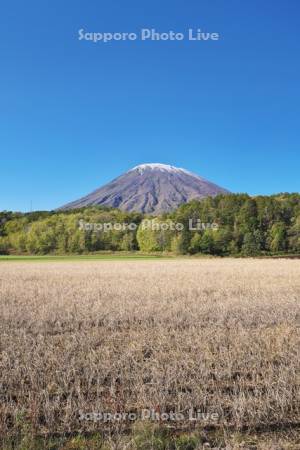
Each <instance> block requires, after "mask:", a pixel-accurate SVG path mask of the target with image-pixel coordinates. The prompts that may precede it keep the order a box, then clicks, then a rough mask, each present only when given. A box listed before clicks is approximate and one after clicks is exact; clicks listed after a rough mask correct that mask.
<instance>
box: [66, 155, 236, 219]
mask: <svg viewBox="0 0 300 450" xmlns="http://www.w3.org/2000/svg"><path fill="white" fill-rule="evenodd" d="M222 193H223V194H224V193H229V191H227V190H226V189H223V188H221V187H219V186H217V185H216V184H214V183H211V182H210V181H207V180H205V179H204V178H201V177H199V176H198V175H196V174H194V173H192V172H189V171H187V170H185V169H179V168H178V167H173V166H169V165H166V164H141V165H139V166H136V167H134V168H133V169H131V170H129V171H128V172H126V173H124V174H123V175H121V176H119V177H118V178H116V179H114V180H113V181H111V182H110V183H108V184H106V185H105V186H102V187H100V188H99V189H97V190H96V191H94V192H92V193H90V194H88V195H86V196H85V197H82V198H80V199H79V200H75V201H74V202H72V203H68V204H67V205H65V206H63V207H62V208H61V209H73V208H82V207H84V206H91V205H103V206H112V207H114V208H120V209H121V210H123V211H138V212H142V213H148V214H151V213H154V214H160V213H163V212H168V211H172V210H173V209H176V208H177V207H178V206H179V205H181V204H182V203H186V202H188V201H190V200H192V199H196V198H197V199H201V198H204V197H208V196H215V195H217V194H222Z"/></svg>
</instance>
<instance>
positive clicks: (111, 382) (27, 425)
mask: <svg viewBox="0 0 300 450" xmlns="http://www.w3.org/2000/svg"><path fill="white" fill-rule="evenodd" d="M0 334H1V336H0V339H1V341H0V400H1V401H0V434H1V436H2V438H3V439H4V440H5V439H6V438H11V439H13V438H14V437H16V436H20V438H22V435H23V434H26V433H27V434H29V435H30V436H31V437H32V436H48V437H49V436H50V437H51V436H56V437H59V436H69V439H71V437H72V436H73V435H74V436H75V435H78V434H79V433H81V434H82V436H90V435H91V436H92V435H93V433H95V432H101V433H104V432H105V433H108V435H109V436H113V435H114V434H115V435H121V434H122V435H126V433H128V432H129V431H128V430H130V429H133V428H134V427H137V426H139V427H141V422H142V418H141V417H140V415H141V413H142V411H144V413H145V410H147V411H151V414H152V417H151V418H149V419H148V421H146V420H145V421H144V422H145V423H144V427H145V428H146V427H148V426H153V427H156V428H157V427H164V428H166V429H168V430H172V433H173V434H174V435H177V436H181V433H198V432H199V433H200V432H201V433H202V436H203V433H207V436H209V433H213V434H214V435H217V434H218V433H220V435H221V434H222V436H223V438H222V439H223V440H222V442H223V445H226V442H227V441H226V437H225V438H224V436H227V438H228V442H231V441H230V439H231V437H230V436H233V435H235V436H237V435H239V433H252V435H255V436H256V439H257V440H256V441H255V442H256V443H257V444H255V445H257V447H255V446H254V447H251V446H250V444H245V443H243V442H242V443H241V444H239V445H241V446H243V445H245V446H244V447H243V448H270V449H271V448H295V449H296V448H300V441H297V435H298V436H299V434H298V433H299V424H300V263H299V261H298V260H276V261H275V260H264V259H261V260H258V259H257V260H255V259H248V260H247V259H173V260H154V261H153V260H145V261H85V262H82V261H81V262H2V263H1V264H0ZM191 411H193V413H194V414H196V413H197V412H198V413H199V412H200V418H197V419H196V420H195V418H193V420H191V417H190V416H189V414H190V413H191ZM104 412H107V413H110V414H112V415H113V414H115V416H113V417H112V418H110V420H106V421H105V420H102V418H101V414H100V413H104ZM121 413H123V416H122V418H120V416H118V414H119V415H120V414H121ZM129 413H131V414H132V416H131V417H133V416H134V415H136V416H137V417H138V419H137V420H131V419H130V418H129V417H128V414H129ZM171 413H174V414H175V413H176V414H177V415H178V417H177V416H176V420H171V419H170V415H171ZM177 419H178V420H177ZM149 423H150V425H149ZM260 433H267V434H269V435H270V436H271V438H270V439H271V441H272V442H273V443H272V444H270V446H269V447H262V445H263V444H262V442H263V437H261V439H259V438H257V436H258V435H259V434H260ZM275 433H279V434H280V436H285V434H286V433H291V435H293V442H294V444H290V445H291V446H290V447H289V446H288V445H289V444H288V443H287V444H286V443H285V444H282V446H280V445H281V444H280V439H281V437H280V436H279V437H276V439H275V440H274V439H273V440H272V436H275ZM111 439H112V440H113V438H111ZM206 439H207V443H206V444H205V445H207V446H208V447H209V445H210V444H209V438H208V437H207V438H206ZM29 441H30V440H29ZM204 441H205V439H204ZM204 441H203V442H204ZM271 441H270V442H271ZM3 442H4V441H3ZM30 442H33V441H30ZM74 442H75V441H74V439H71V440H69V441H68V443H66V444H64V445H65V447H63V446H61V447H60V448H74V449H75V448H88V445H90V444H88V443H87V442H88V441H87V442H86V444H85V446H84V447H80V445H81V444H76V443H75V444H74ZM76 442H79V441H76ZM122 442H123V444H117V443H116V441H114V443H111V444H110V445H111V447H105V448H112V447H113V446H115V448H117V447H118V445H119V447H118V448H121V449H122V448H145V449H146V448H167V447H166V446H165V447H163V446H161V447H159V445H158V444H157V443H156V444H155V443H153V442H154V441H153V440H152V441H151V442H152V443H150V444H149V443H148V447H147V445H146V444H145V445H144V444H143V445H144V446H143V445H142V444H141V445H140V447H139V444H138V443H136V442H135V443H133V442H131V443H130V442H129V441H128V442H127V441H126V442H127V443H126V445H125V441H122ZM201 442H202V441H201ZM205 442H206V441H205ZM287 442H289V441H288V440H287ZM290 442H292V438H291V441H290ZM3 445H4V444H3ZM6 445H7V448H9V447H8V444H6ZM22 445H23V447H22V448H33V444H32V443H31V444H30V443H29V444H26V445H27V447H26V445H25V444H24V442H23V444H22ZM77 445H78V446H77ZM105 445H106V444H105ZM172 445H173V444H172ZM176 445H177V444H176ZM176 445H175V444H174V447H170V448H200V447H180V446H179V444H178V447H176ZM180 445H181V444H180ZM195 445H196V444H195ZM197 445H198V444H197ZM234 445H235V444H234ZM247 445H248V446H247ZM253 445H254V444H253ZM259 445H261V447H259ZM266 445H267V444H266ZM276 445H277V446H278V447H276ZM285 445H286V446H285ZM292 445H293V447H292ZM298 445H299V446H298ZM134 446H135V447H134ZM3 448H4V447H3ZM14 448H15V447H14ZM53 448H54V447H53ZM55 448H58V447H55ZM93 448H104V447H101V446H100V444H99V446H98V447H97V446H95V447H93ZM168 448H169V447H168ZM205 448H206V447H205ZM230 448H235V447H234V446H233V447H230ZM237 448H241V447H237Z"/></svg>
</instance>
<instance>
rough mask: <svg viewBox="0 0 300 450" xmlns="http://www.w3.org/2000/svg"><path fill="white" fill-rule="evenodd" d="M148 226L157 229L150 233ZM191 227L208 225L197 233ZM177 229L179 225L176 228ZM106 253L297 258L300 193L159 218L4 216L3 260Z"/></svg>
mask: <svg viewBox="0 0 300 450" xmlns="http://www.w3.org/2000/svg"><path fill="white" fill-rule="evenodd" d="M149 221H151V222H152V223H153V224H156V226H154V227H146V226H145V223H146V222H147V223H149ZM191 222H193V223H199V222H200V223H203V224H206V226H204V227H201V226H200V227H192V228H193V229H191V227H190V223H191ZM174 223H175V224H180V226H172V224H174ZM108 224H111V225H110V226H108ZM160 224H161V225H162V226H159V225H160ZM166 224H170V226H166ZM209 224H212V225H213V226H211V227H210V226H208V225H209ZM121 225H122V226H121ZM194 228H197V229H194ZM100 251H141V252H147V253H148V252H166V253H168V252H170V253H174V254H209V255H218V256H229V255H233V256H255V255H277V254H279V255H280V254H298V253H300V194H297V193H295V194H287V193H282V194H277V195H272V196H256V197H251V196H249V195H248V194H229V195H228V194H226V195H218V196H216V197H208V198H205V199H203V200H193V201H191V202H189V203H187V204H184V205H181V206H180V207H179V208H178V209H177V210H176V211H174V212H171V213H166V214H163V215H161V216H157V217H151V216H149V215H148V216H146V215H143V214H141V213H127V212H123V211H120V210H118V209H113V208H106V207H101V206H93V207H88V208H82V209H76V210H68V211H64V210H58V211H36V212H31V213H20V212H9V211H2V212H0V254H2V255H7V254H25V255H26V254H28V255H34V254H38V255H45V254H57V255H64V254H85V253H86V254H88V253H93V252H100Z"/></svg>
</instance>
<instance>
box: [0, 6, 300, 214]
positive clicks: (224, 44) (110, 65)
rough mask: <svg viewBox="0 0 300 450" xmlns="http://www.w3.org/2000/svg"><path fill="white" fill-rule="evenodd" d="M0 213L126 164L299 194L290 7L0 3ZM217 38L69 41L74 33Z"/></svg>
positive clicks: (91, 182)
mask: <svg viewBox="0 0 300 450" xmlns="http://www.w3.org/2000/svg"><path fill="white" fill-rule="evenodd" d="M0 25H1V27H0V33H1V36H0V37H1V40H0V57H1V69H0V89H1V103H0V108H1V117H0V152H1V159H0V161H1V172H0V210H3V209H8V210H21V211H27V210H29V209H30V202H31V201H32V205H33V209H52V208H56V207H58V206H60V205H62V204H64V203H66V202H68V201H71V200H74V199H76V198H78V197H80V196H82V195H84V194H87V193H88V192H90V191H91V190H93V189H95V188H97V187H99V186H100V185H102V184H104V183H106V182H108V181H110V180H111V179H112V178H114V177H116V176H118V175H119V174H121V173H122V172H124V171H126V170H128V169H129V168H131V167H132V166H135V165H137V164H140V163H145V162H162V163H167V164H172V165H176V166H179V167H184V168H186V169H189V170H191V171H194V172H196V173H198V174H199V175H201V176H203V177H205V178H207V179H209V180H211V181H214V182H215V183H217V184H219V185H221V186H223V187H226V188H228V189H230V190H232V191H233V192H249V193H250V194H272V193H276V192H282V191H289V192H295V191H299V190H300V176H299V173H300V127H299V121H300V37H299V34H300V2H299V0H264V1H262V0H243V1H242V0H181V1H179V0H151V1H150V0H148V1H146V0H126V1H125V0H109V1H104V0H88V1H87V0H27V1H24V0H3V2H1V6H0ZM80 28H84V29H85V30H87V31H98V32H111V31H113V32H114V31H115V32H118V31H120V32H136V33H138V32H139V30H140V29H141V28H156V29H157V30H159V31H161V32H163V31H169V30H175V31H178V32H186V30H187V29H188V28H201V29H202V30H203V31H208V32H218V33H220V35H221V39H220V41H218V42H205V43H203V42H202V43H200V42H190V41H188V40H184V41H182V42H153V41H149V42H148V41H147V42H141V41H134V42H112V43H109V44H103V43H97V44H93V43H91V42H86V41H79V40H78V30H79V29H80Z"/></svg>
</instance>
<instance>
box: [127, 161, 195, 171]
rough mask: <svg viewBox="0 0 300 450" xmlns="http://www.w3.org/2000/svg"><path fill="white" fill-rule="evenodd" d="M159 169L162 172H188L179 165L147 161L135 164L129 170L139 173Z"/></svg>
mask: <svg viewBox="0 0 300 450" xmlns="http://www.w3.org/2000/svg"><path fill="white" fill-rule="evenodd" d="M147 169H149V170H161V171H162V172H185V173H190V172H188V171H187V170H185V169H181V168H179V167H175V166H170V165H169V164H161V163H147V164H139V165H138V166H135V167H134V168H133V169H130V170H129V172H131V171H133V170H136V171H138V172H139V173H143V172H144V171H145V170H147Z"/></svg>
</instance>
